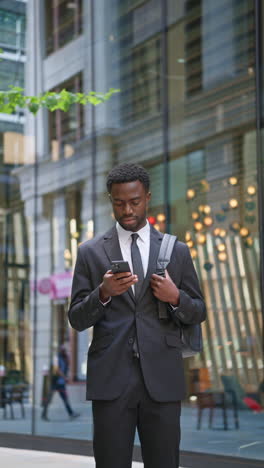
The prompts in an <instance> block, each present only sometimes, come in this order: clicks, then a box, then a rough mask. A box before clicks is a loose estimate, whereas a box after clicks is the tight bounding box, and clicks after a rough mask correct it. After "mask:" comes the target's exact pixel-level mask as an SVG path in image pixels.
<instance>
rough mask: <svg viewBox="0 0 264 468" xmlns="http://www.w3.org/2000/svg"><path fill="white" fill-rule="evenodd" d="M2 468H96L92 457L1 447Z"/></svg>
mask: <svg viewBox="0 0 264 468" xmlns="http://www.w3.org/2000/svg"><path fill="white" fill-rule="evenodd" d="M0 460H1V466H3V467H6V468H17V467H18V466H19V468H36V467H38V466H39V467H41V468H81V467H85V468H95V463H94V459H93V458H92V457H83V456H80V455H66V454H61V453H51V452H40V451H37V450H18V449H10V448H2V447H0ZM132 467H133V468H143V463H136V462H133V465H132Z"/></svg>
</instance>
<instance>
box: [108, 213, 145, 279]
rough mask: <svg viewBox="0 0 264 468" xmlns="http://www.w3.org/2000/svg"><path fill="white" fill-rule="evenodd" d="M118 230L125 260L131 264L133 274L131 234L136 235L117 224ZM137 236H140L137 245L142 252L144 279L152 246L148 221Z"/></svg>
mask: <svg viewBox="0 0 264 468" xmlns="http://www.w3.org/2000/svg"><path fill="white" fill-rule="evenodd" d="M116 230H117V235H118V240H119V244H120V249H121V252H122V256H123V259H124V260H125V261H126V262H128V263H129V266H130V270H131V272H132V273H133V264H132V259H131V244H132V237H131V234H135V233H134V232H132V231H127V230H126V229H124V228H122V226H120V224H119V223H116ZM136 234H138V236H139V237H138V239H137V245H138V248H139V251H140V255H141V261H142V266H143V271H144V277H145V276H146V274H147V271H148V263H149V246H150V227H149V222H148V221H147V223H146V224H145V226H144V227H143V228H141V229H139V231H137V232H136ZM117 260H118V259H117Z"/></svg>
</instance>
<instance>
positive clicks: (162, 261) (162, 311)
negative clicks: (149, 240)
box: [156, 234, 177, 320]
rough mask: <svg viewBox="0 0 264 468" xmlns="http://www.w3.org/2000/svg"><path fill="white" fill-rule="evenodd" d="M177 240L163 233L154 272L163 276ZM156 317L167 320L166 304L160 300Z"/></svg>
mask: <svg viewBox="0 0 264 468" xmlns="http://www.w3.org/2000/svg"><path fill="white" fill-rule="evenodd" d="M176 240H177V237H176V236H171V235H170V234H164V236H163V238H162V242H161V246H160V251H159V256H158V260H157V269H156V274H157V275H161V276H165V269H166V268H167V266H168V264H169V263H170V258H171V253H172V249H173V246H174V244H175V242H176ZM158 317H159V319H160V320H168V318H169V316H168V312H167V304H166V303H165V302H162V301H158Z"/></svg>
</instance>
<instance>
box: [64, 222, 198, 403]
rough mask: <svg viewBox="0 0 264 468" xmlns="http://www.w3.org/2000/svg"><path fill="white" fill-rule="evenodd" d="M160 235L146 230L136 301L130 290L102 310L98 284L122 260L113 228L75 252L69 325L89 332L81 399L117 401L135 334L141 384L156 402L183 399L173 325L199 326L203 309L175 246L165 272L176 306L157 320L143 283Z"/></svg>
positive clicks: (183, 252) (184, 250)
mask: <svg viewBox="0 0 264 468" xmlns="http://www.w3.org/2000/svg"><path fill="white" fill-rule="evenodd" d="M161 239H162V234H161V233H159V232H158V231H156V230H155V229H154V228H153V227H151V231H150V254H149V265H148V271H147V275H146V278H145V280H144V283H143V286H142V290H141V293H140V297H139V299H138V301H137V302H135V298H134V295H133V292H132V290H131V288H130V289H129V290H128V291H127V292H126V293H124V294H122V295H120V296H115V297H112V299H111V302H110V303H108V304H107V305H106V306H103V305H102V304H101V302H100V300H99V285H100V283H101V282H102V278H103V275H104V274H105V272H106V271H107V270H109V269H110V264H111V260H119V259H122V254H121V250H120V245H119V241H118V236H117V231H116V228H115V227H113V228H112V229H110V230H109V231H108V232H107V233H106V234H105V235H103V236H101V237H99V238H95V239H93V240H90V241H87V242H84V243H83V244H81V245H80V247H79V249H78V256H77V262H76V266H75V272H74V277H73V285H72V299H71V305H70V309H69V320H70V323H71V325H72V327H73V328H75V329H76V330H78V331H82V330H85V329H86V328H89V327H91V326H93V327H94V334H93V340H92V343H91V346H90V348H89V352H88V365H87V399H91V400H112V399H115V398H118V397H119V396H120V395H121V394H122V392H123V391H124V389H125V387H126V385H127V384H128V380H129V374H130V370H131V366H132V360H133V357H132V347H133V342H134V339H135V336H136V334H137V338H138V347H139V352H140V362H141V367H142V372H143V376H144V381H145V384H146V387H147V389H148V392H149V394H150V396H151V397H152V399H154V400H156V401H158V402H169V401H177V400H181V399H183V398H184V397H185V382H184V371H183V359H182V356H181V341H180V330H179V328H178V326H177V324H179V320H180V321H181V322H183V323H186V324H191V323H200V322H202V321H203V320H204V319H205V315H206V309H205V304H204V301H203V297H202V293H201V291H200V287H199V283H198V279H197V275H196V272H195V269H194V266H193V262H192V259H191V256H190V253H189V249H188V247H187V246H186V245H185V244H183V243H182V242H179V241H177V242H176V243H175V246H174V250H173V253H172V256H171V261H170V264H169V265H168V268H167V269H168V272H169V274H170V276H171V278H172V280H173V281H174V282H175V284H176V285H177V287H178V288H179V290H180V304H179V307H178V309H177V310H176V312H173V313H172V314H171V317H170V319H169V320H166V321H164V320H163V321H160V320H159V319H158V315H157V300H156V298H155V297H154V296H153V294H152V290H151V288H150V285H149V282H150V279H151V275H152V274H153V273H155V271H156V263H157V258H158V253H159V249H160V244H161Z"/></svg>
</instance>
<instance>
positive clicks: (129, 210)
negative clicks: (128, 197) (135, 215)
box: [124, 203, 133, 215]
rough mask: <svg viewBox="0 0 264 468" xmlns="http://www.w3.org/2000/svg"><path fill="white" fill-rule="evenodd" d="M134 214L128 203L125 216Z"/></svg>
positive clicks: (125, 207)
mask: <svg viewBox="0 0 264 468" xmlns="http://www.w3.org/2000/svg"><path fill="white" fill-rule="evenodd" d="M132 212H133V211H132V206H131V205H130V203H126V204H125V206H124V214H125V215H129V214H131V213H132Z"/></svg>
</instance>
